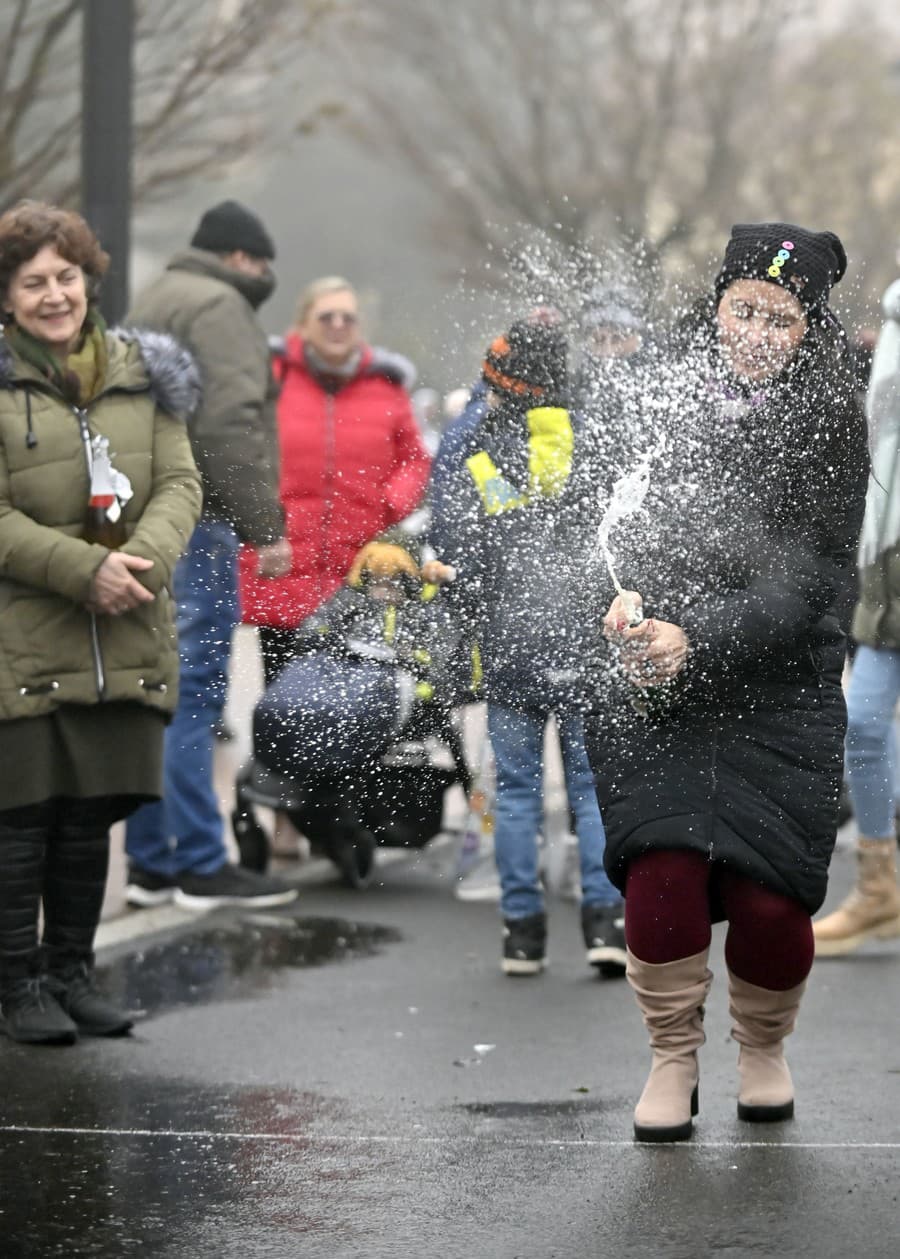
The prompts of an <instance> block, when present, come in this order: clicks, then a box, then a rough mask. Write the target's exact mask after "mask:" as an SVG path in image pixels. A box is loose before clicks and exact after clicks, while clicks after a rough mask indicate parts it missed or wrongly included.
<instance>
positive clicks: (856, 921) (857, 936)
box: [813, 838, 900, 957]
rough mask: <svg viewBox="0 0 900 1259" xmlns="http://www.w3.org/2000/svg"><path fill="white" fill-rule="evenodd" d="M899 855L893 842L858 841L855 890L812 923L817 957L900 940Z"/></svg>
mask: <svg viewBox="0 0 900 1259" xmlns="http://www.w3.org/2000/svg"><path fill="white" fill-rule="evenodd" d="M896 851H897V845H896V843H895V842H894V840H893V839H890V840H884V839H864V838H861V839H860V840H859V841H858V843H857V846H856V858H857V861H858V862H859V870H858V872H857V878H856V887H855V888H854V889H853V891H852V892H851V893H850V895H849V896H848V897H847V898H846V900H845V901H844V902H843V903H842V904H841V905H839V906H838V908H837V909H836V910H835V911H834V912H833V913H831V914H828V915H827V917H825V918H821V919H820V920H819V921H818V922H814V923H813V935H814V936H815V941H816V957H842V956H843V955H844V954H846V953H852V952H854V950H855V949H858V948H859V947H860V945H861V944H864V943H865V942H866V940H869V939H880V940H883V939H888V938H889V937H891V936H900V888H898V886H897V866H896V857H895V854H896Z"/></svg>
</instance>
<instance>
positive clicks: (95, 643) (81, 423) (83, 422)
mask: <svg viewBox="0 0 900 1259" xmlns="http://www.w3.org/2000/svg"><path fill="white" fill-rule="evenodd" d="M72 410H73V411H74V412H75V416H76V418H77V420H78V428H79V430H80V432H81V443H82V446H83V447H84V462H85V465H86V467H87V474H88V495H90V485H91V476H92V474H93V470H94V460H93V457H92V455H91V430H90V426H89V424H88V418H87V411H86V410H84V409H83V408H81V407H73V408H72ZM85 510H87V504H85ZM89 616H90V620H91V656H92V658H93V661H94V682H95V684H96V687H97V698H98V699H103V698H104V694H105V692H106V673H105V671H104V668H103V654H102V652H101V651H100V633H99V631H98V629H97V614H96V612H91V613H89Z"/></svg>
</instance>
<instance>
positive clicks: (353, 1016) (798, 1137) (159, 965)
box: [0, 849, 900, 1259]
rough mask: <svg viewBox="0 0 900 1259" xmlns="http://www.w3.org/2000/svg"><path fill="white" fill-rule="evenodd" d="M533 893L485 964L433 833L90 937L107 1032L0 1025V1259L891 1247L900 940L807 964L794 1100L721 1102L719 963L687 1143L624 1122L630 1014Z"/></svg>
mask: <svg viewBox="0 0 900 1259" xmlns="http://www.w3.org/2000/svg"><path fill="white" fill-rule="evenodd" d="M850 877H851V863H850V858H849V856H848V855H847V854H846V853H841V854H839V855H838V857H837V858H836V859H835V865H834V879H833V887H832V893H831V896H830V898H829V903H833V902H834V901H835V900H836V899H838V897H839V896H840V895H841V894H842V892H843V891H844V890H845V889H846V887H847V886H848V884H849V881H850ZM550 909H551V922H550V933H551V938H550V946H551V947H550V956H551V966H550V969H549V970H548V972H547V973H546V974H545V975H543V976H541V977H540V978H537V979H530V980H509V979H507V978H505V977H504V976H503V975H502V974H501V973H500V970H499V966H498V931H497V921H496V918H495V913H496V911H495V908H494V907H493V906H490V905H464V904H461V903H459V902H457V901H455V900H454V899H453V898H452V896H451V895H450V891H449V881H448V877H447V872H446V860H445V857H444V855H443V854H442V853H441V852H440V850H439V849H436V850H434V851H432V852H430V853H429V852H426V853H425V854H424V855H423V856H421V857H419V858H411V859H405V858H404V860H403V861H402V862H401V863H400V864H396V865H392V866H390V867H389V868H386V869H385V871H384V875H383V886H380V887H375V888H372V889H370V890H369V891H367V892H362V893H354V892H351V891H349V890H344V889H343V888H342V887H341V886H340V885H339V884H338V883H337V881H336V880H335V879H332V878H331V877H330V875H328V874H326V875H325V876H324V878H321V877H320V878H319V879H318V880H317V881H314V883H313V884H312V885H306V886H304V890H303V892H302V895H301V899H300V901H299V902H298V904H297V905H296V906H294V907H290V908H288V909H286V910H282V911H273V912H266V913H256V914H244V915H237V914H230V913H221V914H218V915H215V916H211V917H208V918H205V919H200V920H198V919H196V918H192V919H189V920H187V921H186V923H185V925H184V926H182V927H179V928H177V929H174V930H169V931H167V932H166V933H164V934H162V935H156V936H153V937H149V938H143V939H139V940H137V941H134V942H132V943H130V944H128V945H126V946H119V947H117V948H114V949H111V950H106V951H105V952H104V954H103V956H102V958H101V962H102V965H103V967H104V970H105V972H106V978H107V982H108V985H109V987H110V989H111V990H112V991H115V992H116V993H118V994H119V995H120V996H121V997H123V998H124V999H125V1000H127V1002H128V1003H129V1005H131V1006H132V1007H133V1008H135V1009H140V1010H142V1011H145V1014H144V1016H143V1017H142V1019H141V1021H140V1023H139V1026H138V1029H137V1031H136V1032H135V1034H134V1035H133V1036H132V1037H130V1038H129V1039H126V1040H121V1041H96V1042H87V1041H85V1042H82V1043H81V1044H79V1045H77V1046H75V1047H73V1048H68V1049H66V1048H64V1049H49V1048H47V1049H28V1048H25V1047H20V1046H15V1045H12V1044H11V1043H9V1042H6V1041H0V1070H2V1080H3V1096H2V1102H0V1255H2V1256H3V1257H4V1259H32V1257H34V1259H52V1257H55V1256H66V1257H71V1256H75V1257H76V1259H81V1257H82V1256H103V1257H107V1256H108V1257H110V1259H112V1257H115V1259H119V1257H120V1256H132V1255H135V1256H137V1255H143V1256H161V1257H162V1256H164V1257H165V1259H207V1257H209V1259H213V1257H215V1259H220V1257H221V1259H232V1257H233V1259H238V1257H240V1259H262V1257H263V1256H266V1257H268V1256H272V1257H275V1259H282V1257H283V1259H293V1257H294V1256H303V1257H304V1259H305V1257H306V1256H310V1257H313V1259H318V1257H319V1256H321V1257H322V1259H325V1257H327V1259H344V1257H345V1256H346V1257H348V1259H349V1257H350V1256H354V1257H356V1256H364V1257H366V1259H369V1257H372V1259H374V1257H380V1256H395V1255H400V1256H412V1257H413V1259H431V1257H432V1256H434V1257H435V1259H437V1257H440V1259H456V1257H457V1256H459V1257H460V1259H461V1257H463V1256H466V1257H468V1256H477V1257H478V1259H554V1257H556V1256H559V1257H563V1256H565V1257H566V1259H588V1257H590V1259H594V1257H595V1256H596V1257H597V1259H600V1257H604V1259H605V1257H607V1256H609V1257H613V1259H637V1257H638V1256H640V1257H641V1259H644V1257H650V1256H653V1257H654V1259H657V1257H658V1259H676V1257H677V1259H695V1257H698V1256H706V1255H713V1256H770V1255H771V1256H774V1255H784V1256H790V1257H800V1256H810V1257H812V1256H815V1259H832V1257H833V1259H838V1257H840V1259H846V1257H847V1256H853V1257H854V1259H881V1257H885V1259H887V1257H888V1256H891V1257H892V1259H895V1257H896V1256H897V1255H898V1254H900V1201H898V1199H900V1035H898V1031H900V1028H898V1005H900V942H898V943H897V945H896V946H891V945H887V944H886V945H881V946H878V948H877V949H876V950H873V951H872V952H871V953H867V954H866V955H865V956H859V957H856V958H854V959H852V960H848V961H843V962H841V961H838V962H834V961H832V962H829V963H820V964H818V966H817V967H816V969H815V971H814V976H813V981H812V984H811V989H810V992H809V994H808V997H807V1000H806V1003H805V1005H804V1009H803V1013H802V1016H801V1025H800V1027H799V1029H798V1031H797V1033H796V1035H795V1036H794V1037H793V1038H792V1042H791V1046H790V1049H791V1053H790V1056H791V1061H792V1065H793V1068H794V1075H795V1079H796V1083H797V1090H798V1103H797V1118H796V1120H795V1121H794V1122H793V1123H791V1124H784V1125H774V1126H771V1127H753V1126H748V1125H744V1124H739V1123H738V1122H737V1120H736V1118H735V1115H734V1070H733V1064H734V1059H735V1046H733V1045H732V1044H731V1043H730V1042H729V1041H728V1038H727V1037H728V1024H727V1013H726V1008H725V997H724V991H723V989H724V985H723V984H722V983H721V982H717V983H716V984H715V985H714V988H713V994H712V998H711V1001H710V1006H709V1010H708V1015H707V1031H708V1043H707V1046H706V1048H705V1049H704V1050H703V1056H702V1081H701V1096H700V1101H701V1115H700V1118H699V1120H698V1122H697V1125H696V1130H695V1139H694V1140H693V1142H692V1143H690V1144H685V1145H680V1146H675V1147H669V1148H660V1147H643V1146H635V1145H633V1144H632V1142H631V1139H630V1133H631V1110H632V1107H633V1104H634V1100H635V1098H636V1096H637V1093H638V1092H639V1090H640V1087H641V1085H642V1083H643V1078H644V1071H645V1066H646V1061H647V1052H646V1049H645V1042H644V1037H643V1031H642V1028H641V1027H640V1025H639V1020H638V1015H637V1012H636V1009H635V1007H634V1005H633V1003H632V1000H631V997H630V994H629V992H628V990H627V988H626V986H625V983H624V981H613V982H609V981H597V980H595V979H594V978H593V976H592V974H591V973H590V972H589V971H588V969H587V967H586V966H585V965H584V962H583V954H582V949H581V942H580V939H579V932H578V926H577V911H576V908H575V906H574V905H572V904H570V903H564V902H561V901H558V902H553V903H552V904H551V906H550ZM713 969H714V970H716V971H718V973H719V974H721V972H722V970H723V964H722V962H721V936H720V935H717V938H716V943H715V945H714V961H713ZM476 1046H478V1048H477V1049H476ZM489 1046H492V1048H488V1047H489Z"/></svg>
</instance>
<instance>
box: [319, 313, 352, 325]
mask: <svg viewBox="0 0 900 1259" xmlns="http://www.w3.org/2000/svg"><path fill="white" fill-rule="evenodd" d="M316 319H318V321H319V323H322V324H336V323H342V324H346V325H347V327H348V328H352V327H353V325H354V324H355V323H356V322H357V320H358V319H359V316H358V315H354V314H353V312H352V311H349V310H323V311H322V312H321V313H320V314H318V315H316Z"/></svg>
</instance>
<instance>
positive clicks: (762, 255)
mask: <svg viewBox="0 0 900 1259" xmlns="http://www.w3.org/2000/svg"><path fill="white" fill-rule="evenodd" d="M846 269H847V255H846V253H845V252H844V246H843V245H842V244H841V241H840V239H839V238H838V237H837V236H835V234H834V232H810V231H808V230H807V229H806V228H805V227H798V226H797V224H795V223H736V224H735V225H734V227H733V228H732V229H731V239H730V240H729V241H728V245H727V246H726V249H725V259H724V261H723V263H722V268H721V270H720V271H719V274H718V276H717V277H716V285H715V288H716V297H718V298H721V296H722V294H723V293H724V292H725V290H726V289H727V288H728V286H729V284H732V283H734V281H735V280H766V281H768V282H769V283H771V284H779V285H780V286H781V287H782V288H785V289H787V290H788V292H790V293H793V295H794V297H796V298H797V301H798V302H800V304H801V306H804V307H805V308H806V309H807V310H814V309H816V308H818V307H820V306H824V305H826V304H827V302H828V295H829V293H830V292H831V289H832V286H833V285H835V284H837V282H838V280H840V278H841V276H842V275H843V274H844V272H845V271H846Z"/></svg>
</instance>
